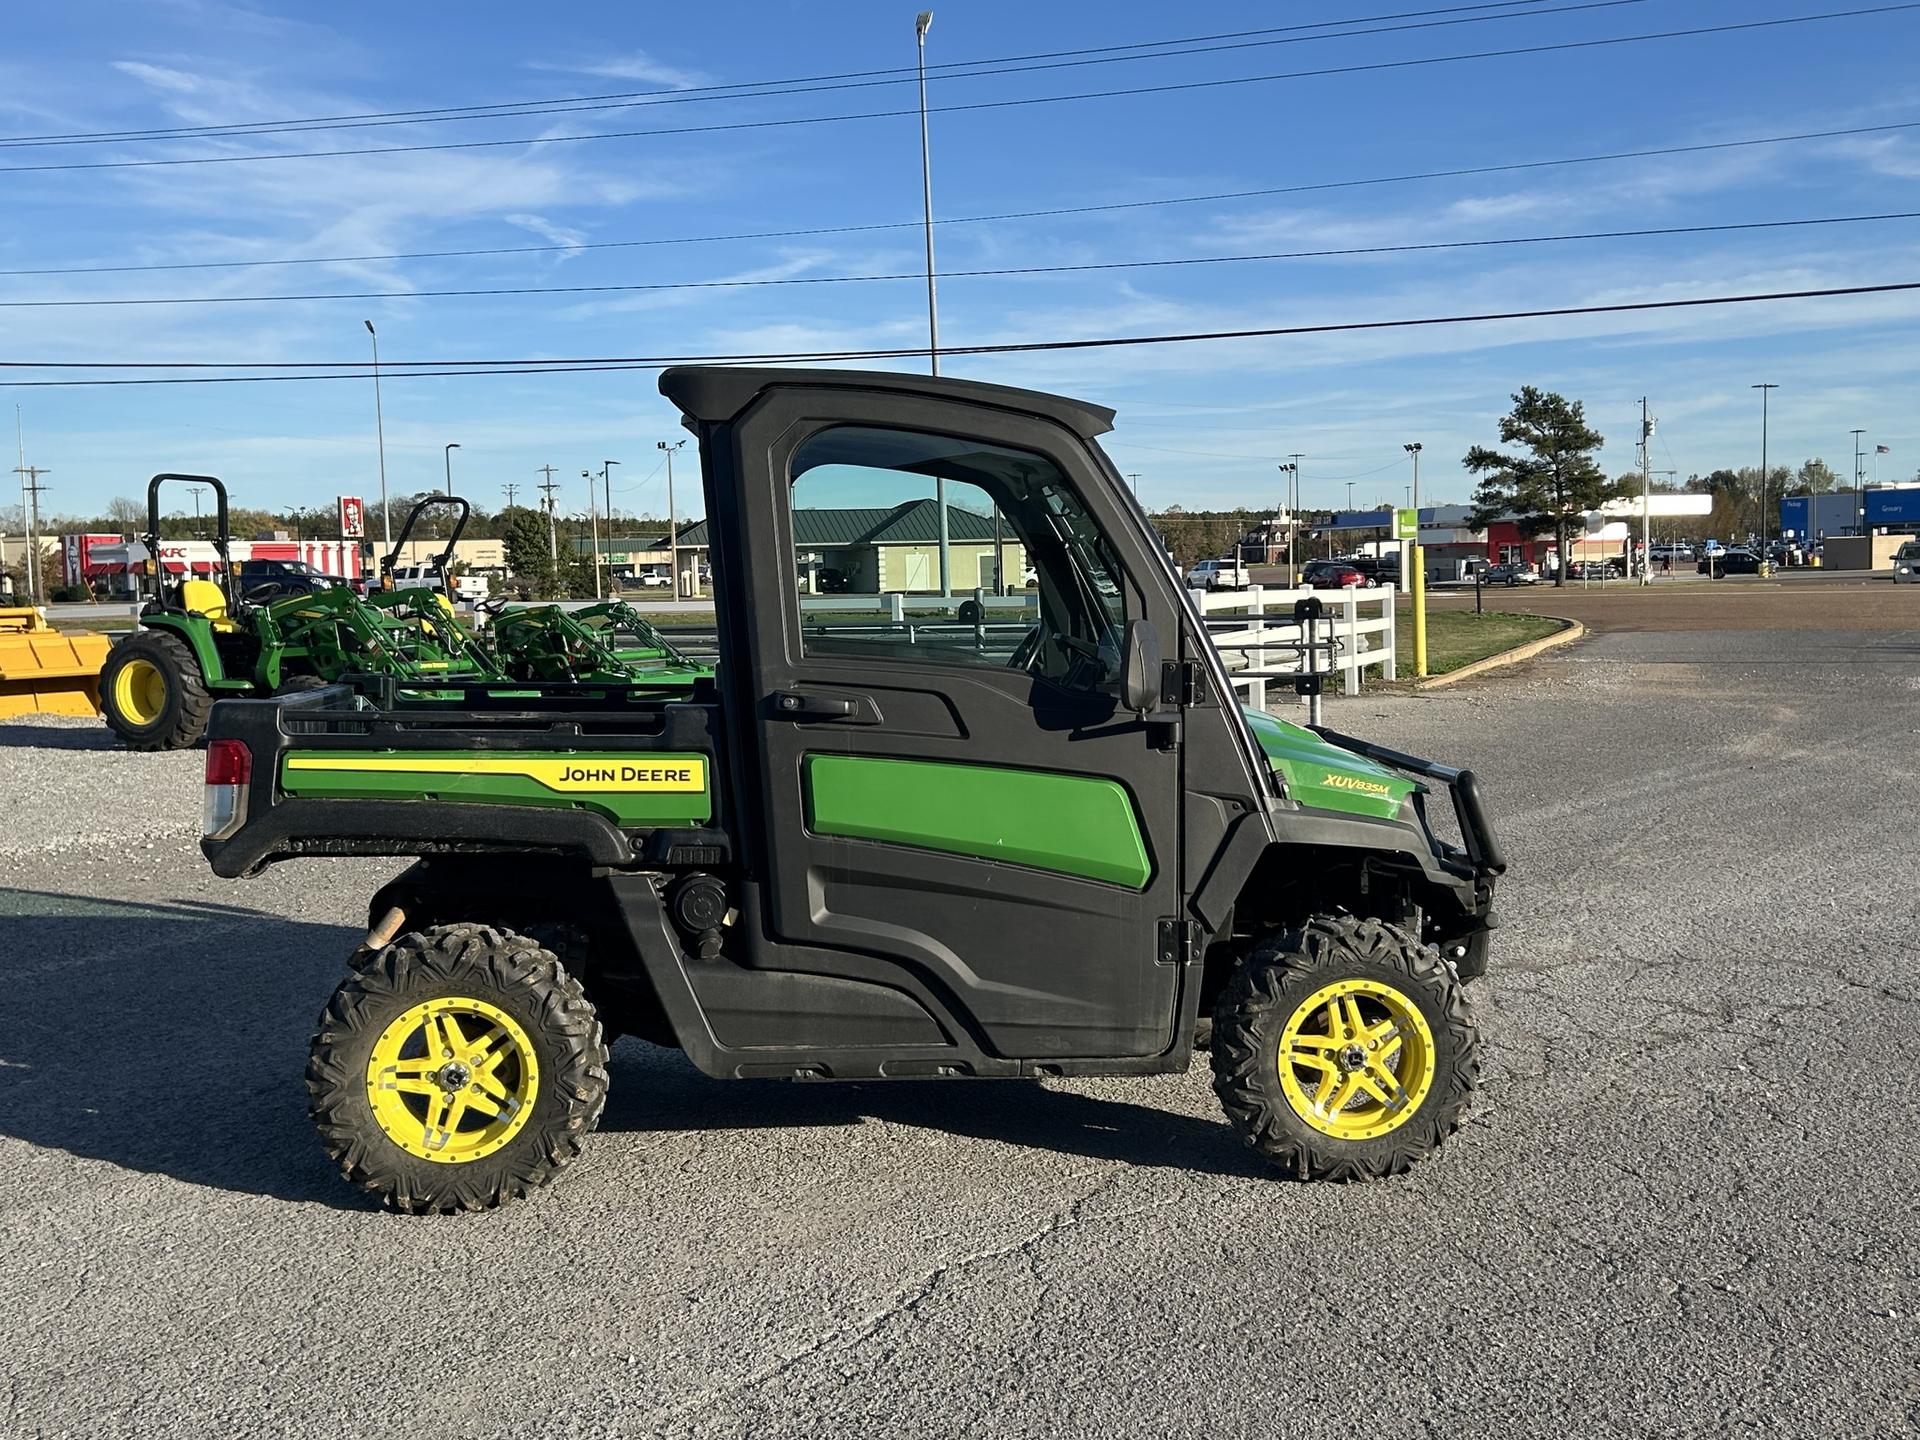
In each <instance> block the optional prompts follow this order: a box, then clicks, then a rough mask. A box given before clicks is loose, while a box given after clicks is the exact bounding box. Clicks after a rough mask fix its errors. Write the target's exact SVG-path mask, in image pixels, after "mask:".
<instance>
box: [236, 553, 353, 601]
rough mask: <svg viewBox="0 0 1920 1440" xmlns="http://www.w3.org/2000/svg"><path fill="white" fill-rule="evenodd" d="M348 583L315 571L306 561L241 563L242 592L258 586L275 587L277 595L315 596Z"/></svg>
mask: <svg viewBox="0 0 1920 1440" xmlns="http://www.w3.org/2000/svg"><path fill="white" fill-rule="evenodd" d="M346 583H347V582H346V581H345V580H344V579H342V578H341V577H340V576H338V575H328V574H327V573H325V572H324V571H321V570H316V569H315V568H314V567H313V566H311V565H309V564H308V563H307V562H306V561H304V560H242V561H241V562H240V593H241V594H242V595H244V594H246V593H247V592H248V591H249V590H252V589H254V588H255V587H256V586H262V585H273V586H277V587H278V589H277V591H276V592H275V593H276V594H278V595H316V594H318V593H319V592H320V591H322V590H331V589H333V588H334V587H335V586H336V585H345V584H346Z"/></svg>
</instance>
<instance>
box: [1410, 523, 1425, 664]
mask: <svg viewBox="0 0 1920 1440" xmlns="http://www.w3.org/2000/svg"><path fill="white" fill-rule="evenodd" d="M1413 673H1414V677H1415V678H1416V679H1420V680H1424V679H1426V678H1427V565H1426V547H1425V546H1424V545H1415V546H1414V547H1413Z"/></svg>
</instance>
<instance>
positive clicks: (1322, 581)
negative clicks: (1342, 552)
mask: <svg viewBox="0 0 1920 1440" xmlns="http://www.w3.org/2000/svg"><path fill="white" fill-rule="evenodd" d="M1372 583H1373V582H1372V581H1371V580H1369V579H1367V577H1366V576H1364V575H1362V574H1361V573H1360V572H1359V571H1358V570H1356V569H1354V567H1353V566H1351V565H1322V566H1321V567H1320V568H1319V569H1317V570H1315V571H1314V572H1313V573H1312V574H1311V575H1308V576H1307V577H1306V586H1307V589H1309V590H1348V589H1352V588H1354V587H1355V586H1366V585H1371V584H1372Z"/></svg>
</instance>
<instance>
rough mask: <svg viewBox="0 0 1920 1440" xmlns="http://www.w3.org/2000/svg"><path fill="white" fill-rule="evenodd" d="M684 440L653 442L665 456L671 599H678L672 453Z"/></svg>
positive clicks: (677, 541)
mask: <svg viewBox="0 0 1920 1440" xmlns="http://www.w3.org/2000/svg"><path fill="white" fill-rule="evenodd" d="M686 443H687V442H686V441H685V440H675V441H673V442H672V443H671V444H669V443H668V442H667V441H665V440H657V441H655V442H654V448H655V449H657V450H664V451H665V452H666V455H667V566H668V568H669V569H671V570H672V571H673V598H674V599H675V600H676V601H677V600H679V598H680V519H679V516H678V515H677V514H676V513H675V509H674V504H673V452H674V451H676V450H678V449H679V448H680V447H681V446H682V445H684V444H686Z"/></svg>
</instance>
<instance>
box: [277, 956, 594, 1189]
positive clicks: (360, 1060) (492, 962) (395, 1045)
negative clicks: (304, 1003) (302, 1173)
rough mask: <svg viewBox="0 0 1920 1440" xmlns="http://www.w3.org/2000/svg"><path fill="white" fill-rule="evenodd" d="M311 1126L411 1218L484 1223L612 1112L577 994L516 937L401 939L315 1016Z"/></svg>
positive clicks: (585, 1006) (346, 1168)
mask: <svg viewBox="0 0 1920 1440" xmlns="http://www.w3.org/2000/svg"><path fill="white" fill-rule="evenodd" d="M307 1090H308V1093H309V1095H310V1096H311V1098H312V1115H313V1120H314V1124H315V1125H316V1127H317V1128H318V1129H319V1131H320V1138H321V1141H322V1142H323V1143H324V1145H325V1146H326V1149H327V1153H328V1155H330V1156H331V1157H332V1158H333V1159H334V1160H335V1161H336V1162H337V1163H338V1164H339V1166H340V1169H341V1173H342V1174H343V1175H345V1176H346V1178H347V1179H348V1180H349V1181H351V1182H352V1183H353V1184H355V1185H358V1186H359V1187H360V1188H361V1189H362V1190H365V1191H367V1192H368V1193H369V1194H371V1195H374V1196H376V1197H377V1198H378V1199H380V1200H381V1201H382V1202H384V1203H385V1204H388V1205H391V1206H392V1207H393V1208H394V1209H396V1210H401V1211H406V1212H408V1213H411V1214H425V1213H431V1212H453V1211H462V1210H486V1209H491V1208H492V1207H494V1206H496V1205H499V1204H501V1203H502V1202H503V1201H506V1200H512V1199H518V1198H520V1197H521V1196H524V1195H526V1194H527V1193H528V1192H529V1191H530V1190H532V1189H534V1188H535V1187H536V1186H540V1185H545V1184H547V1183H548V1182H549V1181H551V1180H552V1179H553V1178H554V1176H556V1175H558V1174H559V1173H560V1171H561V1170H563V1169H565V1168H566V1167H567V1165H569V1164H570V1163H572V1161H573V1159H574V1158H575V1157H576V1156H577V1155H578V1154H579V1153H580V1150H581V1147H582V1146H583V1145H584V1143H585V1141H586V1137H587V1136H588V1134H590V1133H591V1132H592V1130H593V1128H594V1126H595V1125H596V1124H598V1123H599V1120H600V1111H601V1108H602V1106H604V1105H605V1103H606V1098H607V1048H606V1043H605V1041H604V1040H603V1038H602V1036H601V1032H600V1024H599V1021H598V1019H597V1018H596V1016H595V1014H594V1010H593V1006H592V1005H591V1004H589V1003H588V1000H587V997H586V992H585V991H584V990H582V989H581V987H580V982H579V981H578V980H576V979H575V978H574V977H573V976H571V975H569V974H568V973H567V971H566V970H565V968H564V967H562V966H561V964H560V962H559V960H558V959H557V958H556V957H555V956H554V954H553V952H552V951H550V950H543V949H542V948H540V946H539V945H537V944H536V943H534V942H533V941H532V940H529V939H526V938H525V937H524V936H520V935H516V934H514V933H513V932H511V931H508V930H499V929H495V928H493V927H491V926H485V925H443V926H438V927H436V928H434V929H432V930H428V931H425V932H420V933H415V934H410V935H403V936H402V937H401V938H400V939H398V940H396V941H395V942H394V943H393V944H391V945H389V946H387V947H386V948H385V949H384V950H382V951H380V952H379V953H378V954H377V955H375V956H373V957H372V958H371V959H370V960H368V961H367V962H366V963H364V964H363V965H361V966H359V967H358V968H357V969H356V970H355V971H354V972H353V973H352V974H351V975H349V976H348V977H347V978H346V980H344V981H343V982H341V985H340V988H339V989H338V990H336V991H335V992H334V995H333V999H332V1001H331V1002H330V1003H329V1004H328V1006H327V1008H326V1011H325V1013H323V1014H322V1015H321V1017H320V1028H319V1033H318V1034H316V1035H315V1036H314V1040H313V1051H312V1056H311V1059H310V1060H309V1061H308V1064H307Z"/></svg>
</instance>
